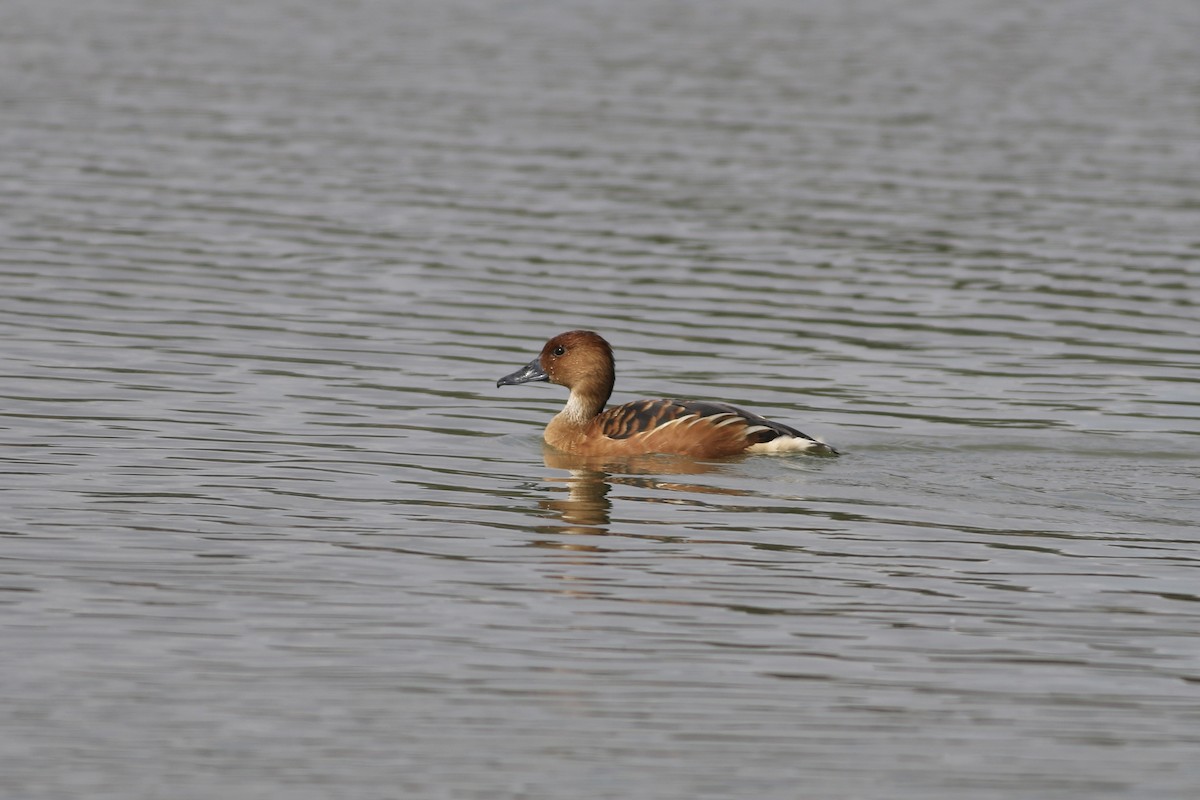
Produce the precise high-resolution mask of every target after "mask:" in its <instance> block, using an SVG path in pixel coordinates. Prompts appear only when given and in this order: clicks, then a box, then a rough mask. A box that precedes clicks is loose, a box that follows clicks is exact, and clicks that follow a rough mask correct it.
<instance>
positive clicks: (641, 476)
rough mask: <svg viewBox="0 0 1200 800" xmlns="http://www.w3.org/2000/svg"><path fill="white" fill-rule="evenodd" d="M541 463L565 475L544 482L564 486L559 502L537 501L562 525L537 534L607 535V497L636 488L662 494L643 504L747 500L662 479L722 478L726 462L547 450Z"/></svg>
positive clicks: (734, 491)
mask: <svg viewBox="0 0 1200 800" xmlns="http://www.w3.org/2000/svg"><path fill="white" fill-rule="evenodd" d="M543 457H544V460H545V463H546V466H547V467H549V468H551V469H556V470H565V471H566V472H568V473H569V474H568V475H566V476H560V475H555V476H551V477H549V478H547V481H548V482H550V483H552V484H562V485H564V486H565V488H566V496H565V497H563V496H558V497H555V498H553V499H546V500H539V501H538V505H539V506H541V507H542V508H543V509H545V510H547V511H550V512H552V513H553V514H554V516H555V517H556V518H557V519H558V520H561V523H562V524H556V525H548V526H544V527H543V528H541V530H542V531H544V532H547V533H558V534H591V535H593V536H595V535H605V534H608V533H609V525H610V523H611V514H612V500H610V499H609V492H611V491H612V488H613V487H614V486H635V487H638V488H640V489H652V490H657V491H660V492H664V494H662V495H659V496H655V497H649V498H641V499H642V500H643V501H644V502H650V503H681V502H686V501H685V500H684V499H683V498H681V497H671V496H670V495H668V494H665V493H666V492H679V493H700V494H722V495H733V496H744V495H747V494H749V493H748V492H745V491H742V490H739V489H727V488H724V487H719V486H706V485H703V484H696V483H683V482H680V481H674V480H668V479H667V478H666V476H672V475H700V474H704V473H711V472H720V471H722V470H723V469H725V467H726V464H727V462H704V461H695V460H693V459H691V458H688V457H686V456H676V455H662V454H651V455H637V456H624V457H620V458H614V457H612V456H607V457H597V456H591V457H589V456H578V455H572V454H570V453H563V452H561V451H559V450H555V449H554V448H552V447H550V446H548V445H547V446H546V447H545V449H544V450H543ZM739 460H740V459H739ZM559 491H561V490H559ZM539 544H542V545H545V546H557V547H564V548H569V549H579V550H599V549H601V548H598V547H593V546H584V545H578V546H576V545H569V544H567V543H550V542H539Z"/></svg>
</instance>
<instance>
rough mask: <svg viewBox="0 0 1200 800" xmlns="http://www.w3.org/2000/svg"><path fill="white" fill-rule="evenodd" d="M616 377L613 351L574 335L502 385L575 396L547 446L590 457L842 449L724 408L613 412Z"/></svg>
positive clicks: (651, 405)
mask: <svg viewBox="0 0 1200 800" xmlns="http://www.w3.org/2000/svg"><path fill="white" fill-rule="evenodd" d="M615 380H616V371H615V362H614V360H613V355H612V348H611V347H610V346H609V344H608V342H606V341H605V340H604V339H603V338H602V337H601V336H600V335H599V334H596V333H593V332H592V331H568V332H567V333H562V334H559V335H558V336H555V337H554V338H553V339H551V340H550V341H548V342H547V343H546V346H545V347H543V348H542V352H541V354H540V355H539V356H538V357H537V358H535V359H534V360H533V361H531V362H529V364H527V365H526V366H524V367H522V368H521V369H519V370H517V371H516V372H514V373H512V374H511V375H506V376H505V377H503V378H501V379H500V380H498V381H496V385H497V386H505V385H510V384H518V383H529V382H530V381H550V382H551V383H557V384H560V385H562V386H566V387H567V388H568V389H570V391H571V395H570V397H569V398H568V399H567V405H566V406H565V407H564V408H563V410H562V411H560V412H559V413H558V414H557V415H556V416H555V417H554V419H552V420H550V424H549V425H547V426H546V433H545V438H546V442H547V443H548V444H550V445H551V446H553V447H555V448H557V449H559V450H562V451H564V452H567V453H574V454H577V455H583V456H633V455H644V454H647V453H670V454H675V455H684V456H691V457H694V458H720V457H722V456H732V455H737V454H740V453H783V452H802V451H808V452H812V453H820V454H824V455H836V454H837V451H836V450H834V449H833V448H832V447H830V446H829V445H827V444H825V443H824V442H820V441H817V440H816V439H814V438H812V437H811V436H807V435H805V434H803V433H801V432H800V431H798V430H796V429H795V428H792V427H789V426H787V425H783V424H780V423H778V422H772V421H771V420H768V419H765V418H763V417H760V416H758V415H757V414H752V413H750V412H749V411H744V410H742V409H740V408H735V407H734V406H730V405H726V404H724V403H710V402H696V401H691V400H638V401H635V402H632V403H626V404H625V405H621V406H615V407H613V408H610V409H608V410H605V409H604V404H605V403H607V402H608V398H609V396H610V395H611V394H612V388H613V383H614V382H615Z"/></svg>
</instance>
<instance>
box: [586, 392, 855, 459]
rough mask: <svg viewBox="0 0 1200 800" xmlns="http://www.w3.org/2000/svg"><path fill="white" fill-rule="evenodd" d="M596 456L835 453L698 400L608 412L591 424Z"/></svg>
mask: <svg viewBox="0 0 1200 800" xmlns="http://www.w3.org/2000/svg"><path fill="white" fill-rule="evenodd" d="M589 434H591V435H589V436H588V437H587V439H586V441H587V449H588V450H592V451H594V452H597V453H601V452H603V453H614V454H615V453H629V454H633V453H676V454H680V455H689V456H697V457H701V458H717V457H721V456H729V455H736V454H738V453H760V452H762V453H771V452H799V451H803V450H809V451H813V452H824V453H830V454H833V453H836V452H837V451H835V450H834V449H833V448H832V447H829V445H826V444H824V443H823V442H819V441H817V440H816V439H814V438H812V437H811V436H808V435H807V434H804V433H801V432H800V431H798V430H796V429H795V428H792V427H791V426H788V425H784V424H782V423H779V422H774V421H772V420H769V419H766V418H765V417H760V416H759V415H758V414H754V413H752V412H749V411H746V410H744V409H740V408H737V407H735V406H731V405H728V404H726V403H712V402H705V401H695V400H638V401H635V402H632V403H626V404H625V405H621V406H615V407H613V408H610V409H608V410H607V411H605V412H603V413H602V414H600V415H599V416H597V417H596V418H595V420H593V422H592V424H591V425H590V426H589Z"/></svg>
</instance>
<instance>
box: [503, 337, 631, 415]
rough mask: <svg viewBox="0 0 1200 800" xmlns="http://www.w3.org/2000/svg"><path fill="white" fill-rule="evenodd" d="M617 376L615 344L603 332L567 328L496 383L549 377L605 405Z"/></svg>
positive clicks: (514, 382) (574, 391)
mask: <svg viewBox="0 0 1200 800" xmlns="http://www.w3.org/2000/svg"><path fill="white" fill-rule="evenodd" d="M615 376H616V372H615V362H614V360H613V354H612V347H611V346H609V344H608V342H606V341H604V338H603V337H602V336H600V334H598V333H595V332H594V331H567V332H566V333H560V334H559V335H558V336H555V337H554V338H553V339H551V340H550V341H548V342H546V346H545V347H543V348H542V352H541V353H540V354H539V355H538V357H537V358H535V359H534V360H533V361H530V362H529V363H528V364H526V365H525V366H524V367H521V369H519V370H517V371H516V372H514V373H512V374H511V375H505V376H504V377H503V378H501V379H500V380H498V381H496V385H497V386H512V385H515V384H518V383H530V382H533V381H549V382H550V383H557V384H559V385H560V386H565V387H567V388H568V389H570V390H571V392H572V394H585V395H588V396H589V397H592V398H599V399H600V405H601V406H603V405H604V403H605V402H607V401H608V396H609V394H611V393H612V386H613V381H614V379H615Z"/></svg>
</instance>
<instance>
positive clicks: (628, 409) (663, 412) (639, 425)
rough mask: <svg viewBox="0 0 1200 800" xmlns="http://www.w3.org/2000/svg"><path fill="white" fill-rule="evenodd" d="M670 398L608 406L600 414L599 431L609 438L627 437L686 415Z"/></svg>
mask: <svg viewBox="0 0 1200 800" xmlns="http://www.w3.org/2000/svg"><path fill="white" fill-rule="evenodd" d="M682 411H683V409H682V407H681V406H680V405H679V404H677V403H672V402H671V401H670V400H638V401H637V402H634V403H626V404H625V405H623V406H617V407H616V408H610V409H609V410H608V411H605V412H604V414H603V415H602V416H601V422H600V431H601V432H602V433H603V434H604V435H605V436H607V437H608V438H610V439H628V438H629V437H631V436H636V435H638V434H639V433H645V432H646V431H649V430H653V429H654V428H657V427H658V426H659V425H662V424H663V423H664V422H670V421H671V420H673V419H678V418H679V417H680V416H687V414H683V413H680V412H682Z"/></svg>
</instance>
